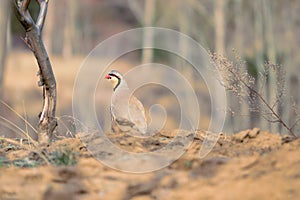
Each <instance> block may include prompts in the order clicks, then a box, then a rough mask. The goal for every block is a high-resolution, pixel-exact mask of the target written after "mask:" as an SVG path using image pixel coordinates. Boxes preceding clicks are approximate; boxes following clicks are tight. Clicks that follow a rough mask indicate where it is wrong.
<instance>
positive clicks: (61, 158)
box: [50, 148, 77, 166]
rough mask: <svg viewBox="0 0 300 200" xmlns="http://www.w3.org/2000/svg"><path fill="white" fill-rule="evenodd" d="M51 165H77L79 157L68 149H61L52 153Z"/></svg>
mask: <svg viewBox="0 0 300 200" xmlns="http://www.w3.org/2000/svg"><path fill="white" fill-rule="evenodd" d="M50 160H51V164H53V165H56V166H60V165H66V166H69V165H76V164H77V155H76V153H74V152H73V151H72V150H70V149H68V148H64V149H60V150H57V151H54V152H52V153H51V156H50Z"/></svg>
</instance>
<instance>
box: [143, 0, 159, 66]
mask: <svg viewBox="0 0 300 200" xmlns="http://www.w3.org/2000/svg"><path fill="white" fill-rule="evenodd" d="M155 1H156V0H146V2H145V15H144V26H145V27H149V26H153V19H154V15H155ZM153 39H154V38H153V32H152V30H149V29H147V31H145V32H144V38H143V45H144V46H145V47H148V46H151V45H152V43H153ZM142 56H143V57H142V60H143V63H151V62H152V60H153V49H143V55H142Z"/></svg>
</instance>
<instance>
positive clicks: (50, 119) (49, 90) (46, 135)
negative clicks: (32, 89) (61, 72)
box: [11, 0, 57, 143]
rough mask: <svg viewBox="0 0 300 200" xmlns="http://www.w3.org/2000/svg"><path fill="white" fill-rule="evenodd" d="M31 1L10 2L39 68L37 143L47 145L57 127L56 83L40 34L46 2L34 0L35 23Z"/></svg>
mask: <svg viewBox="0 0 300 200" xmlns="http://www.w3.org/2000/svg"><path fill="white" fill-rule="evenodd" d="M30 1H31V0H11V5H12V9H13V10H14V13H15V15H16V17H17V19H18V20H19V22H20V23H21V24H22V26H23V27H24V29H25V31H26V35H25V42H26V44H27V45H28V46H29V47H30V49H31V51H32V52H33V53H34V56H35V58H36V60H37V63H38V66H39V73H38V75H39V76H40V81H39V83H38V85H39V86H42V87H43V98H44V99H43V109H42V112H41V113H40V115H39V132H40V133H39V142H40V143H48V142H49V140H50V138H51V136H52V133H53V131H54V129H55V128H56V126H57V120H56V118H55V110H56V81H55V77H54V74H53V71H52V66H51V63H50V60H49V57H48V54H47V51H46V49H45V47H44V43H43V40H42V38H41V33H42V30H43V26H44V22H45V19H46V15H47V7H48V0H36V2H37V3H38V4H39V7H40V10H39V14H38V17H37V20H36V22H34V20H33V19H32V17H31V15H30V12H29V10H28V6H29V4H30Z"/></svg>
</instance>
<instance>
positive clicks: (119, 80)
mask: <svg viewBox="0 0 300 200" xmlns="http://www.w3.org/2000/svg"><path fill="white" fill-rule="evenodd" d="M108 75H110V76H113V77H116V78H117V79H118V83H117V85H116V87H115V88H114V90H116V88H117V87H118V86H119V85H120V82H121V78H120V77H118V76H117V75H115V74H112V73H109V74H108Z"/></svg>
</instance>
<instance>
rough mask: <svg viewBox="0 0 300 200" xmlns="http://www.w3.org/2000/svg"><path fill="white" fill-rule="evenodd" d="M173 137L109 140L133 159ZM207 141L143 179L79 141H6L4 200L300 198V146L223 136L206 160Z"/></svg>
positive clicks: (274, 138)
mask: <svg viewBox="0 0 300 200" xmlns="http://www.w3.org/2000/svg"><path fill="white" fill-rule="evenodd" d="M170 135H171V134H168V132H165V133H161V134H158V135H156V136H155V137H152V139H149V140H148V142H143V141H142V142H141V141H136V140H132V138H130V137H126V136H124V135H111V136H110V139H111V141H112V142H113V143H115V144H116V145H119V146H120V147H121V148H124V149H126V150H128V151H134V152H143V151H145V150H149V149H150V150H154V149H157V148H161V147H162V146H164V145H165V144H166V143H168V141H169V139H170V137H172V136H170ZM204 137H205V135H204V134H203V133H201V132H199V133H197V135H196V136H195V138H194V141H193V143H192V145H191V146H190V147H189V149H188V150H187V151H186V153H185V154H184V155H183V156H181V157H180V158H179V159H178V160H177V161H175V162H174V163H172V164H171V165H170V166H168V167H165V168H163V169H161V170H158V171H155V172H150V173H144V174H132V173H125V172H120V171H118V170H114V169H111V168H109V167H107V166H105V165H103V164H102V163H101V162H99V161H98V160H97V159H95V158H94V157H93V155H92V154H91V153H90V152H88V151H87V148H86V145H85V144H83V143H82V142H81V140H80V139H78V138H65V139H57V140H56V141H54V142H53V143H52V144H51V145H50V146H48V147H43V148H33V147H32V146H30V145H27V144H26V141H25V140H24V141H6V140H0V158H1V160H0V166H1V167H0V199H56V200H58V199H123V200H126V199H134V200H138V199H146V200H147V199H299V198H300V190H299V186H300V150H299V148H300V140H299V139H296V140H293V139H290V138H289V137H281V136H280V135H277V134H272V133H269V132H264V131H259V130H257V129H253V130H246V131H242V132H240V133H237V134H235V135H233V136H225V135H223V136H221V137H220V138H219V140H218V142H217V144H216V145H215V147H214V149H213V150H212V151H211V152H210V153H209V154H208V156H206V157H205V158H203V159H200V158H199V149H200V147H201V144H202V142H203V138H204ZM151 141H152V142H151ZM21 142H22V144H21ZM111 156H113V155H111ZM47 162H48V164H47Z"/></svg>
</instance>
